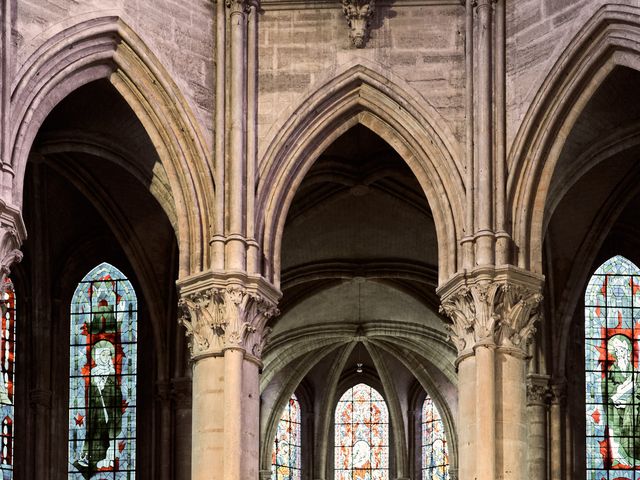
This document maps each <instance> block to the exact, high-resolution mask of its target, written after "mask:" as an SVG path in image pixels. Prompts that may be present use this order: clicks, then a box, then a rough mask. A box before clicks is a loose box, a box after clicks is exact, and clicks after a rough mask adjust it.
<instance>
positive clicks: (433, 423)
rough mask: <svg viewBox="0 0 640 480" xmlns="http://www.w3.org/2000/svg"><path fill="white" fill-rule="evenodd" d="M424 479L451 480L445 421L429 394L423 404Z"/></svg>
mask: <svg viewBox="0 0 640 480" xmlns="http://www.w3.org/2000/svg"><path fill="white" fill-rule="evenodd" d="M422 480H449V450H448V448H447V439H446V436H445V433H444V423H443V422H442V417H440V412H439V411H438V408H437V407H436V406H435V404H434V403H433V399H432V398H431V397H430V396H429V395H427V398H425V399H424V402H423V404H422Z"/></svg>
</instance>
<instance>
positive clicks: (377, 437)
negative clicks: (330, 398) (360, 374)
mask: <svg viewBox="0 0 640 480" xmlns="http://www.w3.org/2000/svg"><path fill="white" fill-rule="evenodd" d="M334 420H335V480H388V479H389V411H388V409H387V404H386V403H385V401H384V399H383V398H382V395H380V393H378V391H377V390H375V389H374V388H371V387H370V386H369V385H366V384H364V383H360V384H358V385H356V386H354V387H352V388H350V389H349V390H347V391H346V392H345V393H344V395H342V397H341V398H340V400H339V401H338V405H337V406H336V412H335V418H334Z"/></svg>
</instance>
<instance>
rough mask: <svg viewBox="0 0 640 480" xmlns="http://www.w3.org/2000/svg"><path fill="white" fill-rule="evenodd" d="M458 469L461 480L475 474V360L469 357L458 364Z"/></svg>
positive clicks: (472, 476)
mask: <svg viewBox="0 0 640 480" xmlns="http://www.w3.org/2000/svg"><path fill="white" fill-rule="evenodd" d="M458 426H459V427H458V469H459V471H460V476H461V478H474V477H475V474H476V470H475V469H476V462H475V445H476V431H477V419H476V358H475V357H474V356H473V355H471V356H468V357H466V358H463V359H461V360H460V362H459V364H458Z"/></svg>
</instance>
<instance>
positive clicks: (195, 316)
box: [178, 284, 279, 360]
mask: <svg viewBox="0 0 640 480" xmlns="http://www.w3.org/2000/svg"><path fill="white" fill-rule="evenodd" d="M178 308H179V322H180V324H181V325H184V327H185V329H186V335H187V338H188V339H189V349H190V351H191V358H192V360H197V359H198V358H201V357H204V356H212V355H220V354H222V353H223V352H224V351H225V350H228V349H239V350H243V351H245V352H246V353H247V354H249V355H252V356H254V357H255V358H258V359H260V357H261V356H262V350H263V348H264V343H265V341H266V336H267V334H268V333H269V329H268V328H266V323H267V321H268V320H269V319H270V318H271V317H273V316H276V315H277V314H278V313H279V312H278V309H277V308H276V303H275V301H274V300H273V298H272V297H270V296H268V295H265V294H263V293H262V292H260V291H259V290H256V289H255V288H251V287H247V286H244V285H240V284H230V285H224V286H209V287H208V288H204V289H201V290H197V291H192V292H188V293H183V294H182V295H181V298H180V301H179V302H178Z"/></svg>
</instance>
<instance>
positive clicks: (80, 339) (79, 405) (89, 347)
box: [69, 263, 138, 480]
mask: <svg viewBox="0 0 640 480" xmlns="http://www.w3.org/2000/svg"><path fill="white" fill-rule="evenodd" d="M137 310H138V306H137V299H136V294H135V292H134V290H133V286H132V285H131V282H129V280H127V278H126V277H125V276H124V275H123V274H122V272H120V271H119V270H118V269H117V268H115V267H113V266H112V265H109V264H108V263H102V264H100V265H98V266H97V267H95V268H94V269H93V270H91V271H90V272H89V273H88V274H87V275H86V276H85V277H84V278H83V279H82V281H81V282H80V283H79V284H78V287H77V288H76V291H75V293H74V294H73V298H72V300H71V312H70V316H71V345H70V369H69V479H73V480H81V479H84V480H121V479H127V480H131V479H133V478H135V465H136V455H135V454H136V439H135V434H136V364H137Z"/></svg>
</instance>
